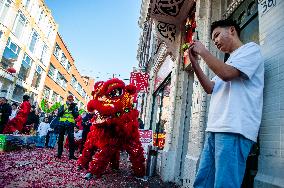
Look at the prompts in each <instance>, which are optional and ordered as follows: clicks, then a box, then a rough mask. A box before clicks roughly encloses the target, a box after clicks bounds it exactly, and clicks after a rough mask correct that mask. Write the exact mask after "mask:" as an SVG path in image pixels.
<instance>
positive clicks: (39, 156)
mask: <svg viewBox="0 0 284 188" xmlns="http://www.w3.org/2000/svg"><path fill="white" fill-rule="evenodd" d="M55 154H56V150H55V149H23V150H20V151H12V152H0V187H7V188H9V187H11V188H12V187H13V188H15V187H21V188H23V187H100V188H105V187H135V188H137V187H176V186H175V185H173V184H165V183H163V182H162V181H161V180H160V179H159V178H158V177H151V178H149V179H148V181H142V180H139V179H136V178H135V177H133V176H132V174H131V164H130V162H129V161H128V160H127V159H126V157H123V156H122V157H121V162H120V170H119V171H118V172H113V171H112V170H111V169H108V170H107V171H106V173H105V174H104V175H103V177H102V178H99V179H92V180H90V181H87V180H85V179H84V178H83V177H84V175H85V173H86V171H84V170H83V171H77V167H76V161H75V160H69V159H68V154H67V153H64V154H65V155H64V154H63V156H62V158H61V159H57V158H55Z"/></svg>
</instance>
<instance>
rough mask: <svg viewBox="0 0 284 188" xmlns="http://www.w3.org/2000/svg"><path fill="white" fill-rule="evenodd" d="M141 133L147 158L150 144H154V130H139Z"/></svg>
mask: <svg viewBox="0 0 284 188" xmlns="http://www.w3.org/2000/svg"><path fill="white" fill-rule="evenodd" d="M139 133H140V141H141V144H142V147H143V149H144V152H143V153H144V157H145V159H147V152H148V151H147V150H148V146H149V145H152V142H153V132H152V130H139Z"/></svg>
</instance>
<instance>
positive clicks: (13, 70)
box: [7, 67, 16, 74]
mask: <svg viewBox="0 0 284 188" xmlns="http://www.w3.org/2000/svg"><path fill="white" fill-rule="evenodd" d="M7 71H8V72H9V73H11V74H13V73H16V69H14V68H13V67H9V68H7Z"/></svg>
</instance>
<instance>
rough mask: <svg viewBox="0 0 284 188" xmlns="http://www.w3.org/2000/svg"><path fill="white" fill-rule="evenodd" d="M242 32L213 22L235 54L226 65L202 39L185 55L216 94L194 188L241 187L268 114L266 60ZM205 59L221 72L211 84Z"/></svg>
mask: <svg viewBox="0 0 284 188" xmlns="http://www.w3.org/2000/svg"><path fill="white" fill-rule="evenodd" d="M239 34H240V28H239V26H238V25H237V24H235V23H234V22H233V21H230V20H220V21H217V22H214V23H212V25H211V37H212V40H213V42H214V44H215V46H216V47H217V48H218V49H219V50H220V51H222V52H224V53H228V54H230V57H229V59H228V60H227V61H226V62H225V63H224V62H223V61H221V60H219V59H217V58H216V57H214V56H213V55H212V54H211V53H210V52H209V51H208V50H207V49H206V48H205V47H204V45H203V44H202V43H201V42H199V41H194V42H193V43H192V44H191V45H190V47H189V49H188V50H187V51H186V52H185V57H188V58H189V59H190V61H191V63H192V68H193V71H194V72H195V74H196V76H197V78H198V80H199V82H200V84H201V85H202V87H203V88H204V90H205V92H206V93H208V94H212V95H211V101H210V107H209V114H208V123H207V128H206V132H207V133H206V138H205V144H204V148H203V151H202V154H201V158H200V164H199V169H198V172H197V175H196V179H195V182H194V185H193V186H194V187H202V188H204V187H213V186H214V187H236V188H237V187H241V184H242V180H243V176H244V172H245V167H246V159H247V157H248V154H249V152H250V149H251V147H252V145H253V143H255V142H256V140H257V135H258V131H259V126H260V122H261V116H262V106H263V87H264V62H263V58H262V55H261V52H260V47H259V46H258V45H257V44H255V43H253V42H250V43H247V44H243V43H242V42H241V41H240V38H239ZM198 55H199V56H200V57H201V58H202V59H203V60H204V62H205V63H206V64H207V65H208V67H209V68H210V69H211V70H212V71H213V72H214V73H215V74H216V76H215V77H214V78H213V79H212V80H210V79H208V78H207V76H206V75H205V74H204V73H203V71H202V69H201V68H200V66H199V64H198V60H197V56H198Z"/></svg>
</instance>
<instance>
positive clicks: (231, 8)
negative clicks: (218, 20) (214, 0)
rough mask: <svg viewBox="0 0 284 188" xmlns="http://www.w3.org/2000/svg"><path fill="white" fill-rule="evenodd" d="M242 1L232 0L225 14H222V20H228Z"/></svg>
mask: <svg viewBox="0 0 284 188" xmlns="http://www.w3.org/2000/svg"><path fill="white" fill-rule="evenodd" d="M243 1H244V0H233V1H232V3H231V4H230V5H229V6H228V8H227V10H226V12H225V13H224V14H223V18H228V17H229V16H230V15H231V14H232V13H233V12H234V11H235V10H236V8H238V6H239V5H240V4H241V3H242V2H243Z"/></svg>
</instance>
